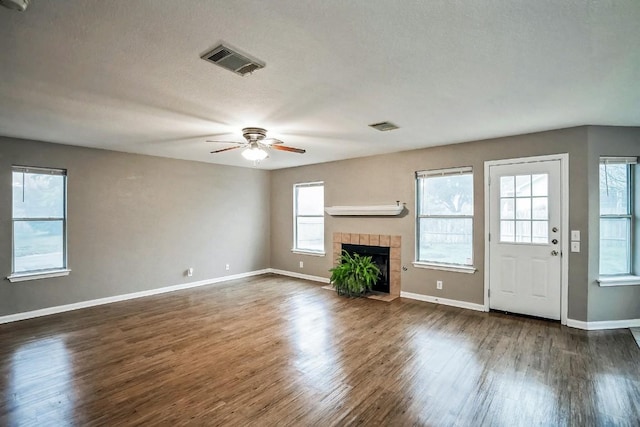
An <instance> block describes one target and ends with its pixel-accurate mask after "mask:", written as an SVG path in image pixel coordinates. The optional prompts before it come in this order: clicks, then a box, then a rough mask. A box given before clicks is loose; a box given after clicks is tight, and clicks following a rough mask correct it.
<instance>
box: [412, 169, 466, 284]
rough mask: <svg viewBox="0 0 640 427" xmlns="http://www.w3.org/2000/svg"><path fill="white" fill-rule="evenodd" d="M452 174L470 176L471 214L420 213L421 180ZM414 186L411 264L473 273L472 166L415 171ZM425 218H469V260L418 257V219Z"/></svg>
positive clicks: (419, 229)
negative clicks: (413, 247)
mask: <svg viewBox="0 0 640 427" xmlns="http://www.w3.org/2000/svg"><path fill="white" fill-rule="evenodd" d="M454 175H459V176H461V175H470V176H471V195H472V200H471V210H472V211H471V214H460V215H443V214H439V215H428V214H424V213H422V211H421V209H422V199H423V198H424V194H422V191H421V180H422V179H429V178H439V177H444V176H454ZM415 186H416V187H415V188H416V222H415V226H416V233H415V236H416V242H415V261H414V262H413V265H414V266H415V267H419V268H430V269H435V270H445V271H455V272H461V273H474V272H475V271H476V268H475V267H474V262H475V256H474V255H475V254H474V250H473V243H474V236H473V233H474V230H475V227H474V224H473V223H474V218H475V209H474V206H473V203H474V199H475V197H474V196H475V195H474V174H473V167H471V166H463V167H454V168H445V169H433V170H424V171H417V172H416V173H415ZM425 218H438V219H470V220H471V262H470V263H468V264H467V263H465V264H455V263H447V262H440V261H431V260H426V259H422V260H421V259H420V257H421V254H420V232H421V228H420V220H421V219H425Z"/></svg>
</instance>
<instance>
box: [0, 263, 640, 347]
mask: <svg viewBox="0 0 640 427" xmlns="http://www.w3.org/2000/svg"><path fill="white" fill-rule="evenodd" d="M268 273H273V274H277V275H280V276H287V277H293V278H296V279H303V280H310V281H313V282H319V283H324V284H327V283H329V278H327V277H320V276H313V275H310V274H302V273H297V272H293V271H287V270H279V269H276V268H265V269H263V270H255V271H249V272H246V273H240V274H233V275H230V276H222V277H216V278H213V279H206V280H200V281H197V282H189V283H181V284H178V285H172V286H165V287H162V288H156V289H149V290H145V291H140V292H132V293H129V294H123V295H114V296H111V297H105V298H98V299H93V300H88V301H80V302H76V303H72V304H65V305H59V306H55V307H47V308H43V309H39V310H33V311H26V312H22V313H15V314H9V315H7V316H0V324H3V323H10V322H17V321H19V320H26V319H32V318H35V317H41V316H48V315H50V314H57V313H63V312H65V311H72V310H78V309H81V308H87V307H94V306H97V305H103V304H110V303H112V302H119V301H126V300H130V299H135V298H142V297H146V296H151V295H158V294H164V293H167V292H175V291H179V290H182V289H189V288H196V287H199V286H207V285H213V284H216V283H220V284H222V283H224V282H228V281H231V280H237V279H242V278H245V277H251V276H259V275H261V274H268ZM400 297H402V298H408V299H413V300H418V301H425V302H430V303H433V304H442V305H448V306H451V307H458V308H464V309H468V310H475V311H485V306H484V305H482V304H475V303H471V302H467V301H459V300H453V299H447V298H440V297H434V296H431V295H423V294H416V293H412V292H404V291H402V292H400ZM567 326H569V327H571V328H576V329H584V330H588V331H592V330H603V329H623V328H640V319H628V320H605V321H597V322H584V321H580V320H573V319H567ZM632 333H633V331H632ZM638 334H640V333H638ZM634 337H637V335H635V334H634Z"/></svg>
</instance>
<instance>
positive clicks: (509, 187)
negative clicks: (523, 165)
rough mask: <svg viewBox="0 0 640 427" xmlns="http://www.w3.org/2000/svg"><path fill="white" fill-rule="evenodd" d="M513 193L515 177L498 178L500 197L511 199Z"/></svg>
mask: <svg viewBox="0 0 640 427" xmlns="http://www.w3.org/2000/svg"><path fill="white" fill-rule="evenodd" d="M514 192H515V177H513V176H502V177H500V197H513V196H514Z"/></svg>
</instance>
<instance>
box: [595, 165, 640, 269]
mask: <svg viewBox="0 0 640 427" xmlns="http://www.w3.org/2000/svg"><path fill="white" fill-rule="evenodd" d="M636 163H637V159H636V158H635V157H602V158H601V159H600V275H601V276H613V275H630V274H633V273H634V271H633V270H634V268H633V267H634V262H633V254H634V238H633V236H634V222H635V221H634V194H633V193H634V175H635V168H636Z"/></svg>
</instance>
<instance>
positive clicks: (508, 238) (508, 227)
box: [500, 221, 516, 242]
mask: <svg viewBox="0 0 640 427" xmlns="http://www.w3.org/2000/svg"><path fill="white" fill-rule="evenodd" d="M515 228H516V223H515V221H500V241H501V242H515V241H516V230H515Z"/></svg>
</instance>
